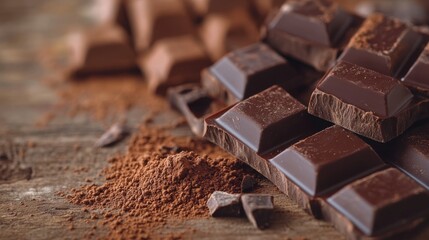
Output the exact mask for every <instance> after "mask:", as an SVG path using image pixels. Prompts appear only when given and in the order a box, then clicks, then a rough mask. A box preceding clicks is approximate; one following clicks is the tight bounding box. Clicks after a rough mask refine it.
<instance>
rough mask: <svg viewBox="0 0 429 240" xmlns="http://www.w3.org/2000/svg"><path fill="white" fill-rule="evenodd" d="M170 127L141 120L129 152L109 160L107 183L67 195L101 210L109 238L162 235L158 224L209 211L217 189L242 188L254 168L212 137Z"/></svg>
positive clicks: (234, 191)
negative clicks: (182, 132) (193, 135)
mask: <svg viewBox="0 0 429 240" xmlns="http://www.w3.org/2000/svg"><path fill="white" fill-rule="evenodd" d="M168 132H169V130H168V129H167V130H162V129H160V128H156V127H148V126H142V127H141V128H140V130H139V132H138V133H137V134H135V136H133V138H132V139H131V141H130V144H129V148H128V150H127V152H126V153H125V154H124V155H119V156H116V157H114V158H112V159H111V160H110V161H109V163H110V165H109V166H108V167H107V168H106V169H105V170H104V172H103V174H104V176H105V179H106V181H105V183H104V184H102V185H94V184H92V185H87V186H83V187H81V188H78V189H73V190H72V192H71V193H70V194H68V195H67V198H68V199H69V200H70V201H71V202H73V203H75V204H80V205H86V206H87V207H88V208H89V209H92V210H93V211H94V212H100V211H101V212H102V217H101V218H102V220H101V222H102V223H103V224H104V225H106V226H107V227H108V229H109V230H110V233H108V235H107V236H108V238H126V239H128V238H159V237H160V236H158V235H157V233H156V232H157V231H156V229H158V228H160V227H162V226H163V224H164V223H165V222H166V221H167V220H170V219H182V220H183V219H192V218H200V217H206V216H208V210H207V208H206V201H207V199H208V197H209V196H210V194H211V193H212V192H213V191H215V190H219V191H227V192H233V193H237V192H240V184H241V180H242V178H243V176H245V175H249V174H252V175H253V174H255V173H254V172H253V170H251V169H250V168H249V167H247V166H246V165H245V164H243V163H241V162H239V161H238V160H236V159H235V158H233V157H231V156H229V155H227V154H226V153H224V152H223V151H222V150H221V149H219V148H217V147H216V146H214V145H212V144H210V143H207V142H205V141H202V140H195V139H192V138H190V137H174V136H171V135H170V134H169V133H168ZM191 149H192V150H191Z"/></svg>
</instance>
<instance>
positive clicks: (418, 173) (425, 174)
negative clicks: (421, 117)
mask: <svg viewBox="0 0 429 240" xmlns="http://www.w3.org/2000/svg"><path fill="white" fill-rule="evenodd" d="M387 151H388V157H387V158H386V160H389V161H391V163H393V165H395V166H396V167H398V168H399V169H401V170H402V171H403V172H405V173H406V174H408V175H409V176H410V177H412V178H414V179H415V180H417V181H418V182H419V183H420V184H422V185H423V186H424V187H426V188H427V189H429V124H427V123H426V124H423V126H418V127H415V128H413V129H411V130H410V131H407V132H406V133H405V134H404V135H403V136H401V137H400V138H399V139H398V140H396V141H395V143H394V144H392V145H389V146H388V150H387Z"/></svg>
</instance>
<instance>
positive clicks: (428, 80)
mask: <svg viewBox="0 0 429 240" xmlns="http://www.w3.org/2000/svg"><path fill="white" fill-rule="evenodd" d="M428 76H429V44H427V45H426V47H425V49H424V50H423V52H422V53H421V55H420V57H419V58H418V59H417V61H416V62H415V63H414V65H413V66H412V67H411V69H410V71H409V72H408V73H407V75H406V76H405V77H404V78H403V82H404V84H405V85H407V86H408V87H410V88H412V89H413V90H415V91H416V92H418V93H421V94H423V95H425V96H429V77H428Z"/></svg>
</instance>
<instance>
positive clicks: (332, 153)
mask: <svg viewBox="0 0 429 240" xmlns="http://www.w3.org/2000/svg"><path fill="white" fill-rule="evenodd" d="M270 162H271V163H272V164H273V165H274V166H276V167H277V168H278V169H279V170H280V171H281V172H282V173H284V174H285V175H286V177H287V178H289V179H291V180H292V181H293V182H294V183H295V184H296V185H297V186H299V187H300V188H301V189H303V190H304V191H305V192H306V193H307V194H309V195H311V196H320V195H323V194H326V193H327V192H329V191H332V190H335V189H337V188H339V187H341V186H344V185H346V184H347V183H350V182H352V181H354V180H356V179H358V178H361V177H362V176H365V175H368V174H370V173H372V172H375V171H377V170H379V169H381V168H383V167H385V166H386V165H385V164H384V162H383V161H382V160H381V159H380V157H379V156H378V155H377V154H376V153H375V151H374V150H373V149H372V148H371V147H370V146H369V145H368V144H366V143H365V142H364V141H363V140H361V139H360V138H359V137H357V136H356V135H355V134H354V133H352V132H349V131H348V130H345V129H343V128H341V127H339V126H333V127H330V128H327V129H325V130H323V131H321V132H319V133H316V134H314V135H312V136H310V137H308V138H305V139H303V140H301V141H300V142H298V143H295V144H294V145H292V146H291V147H289V148H287V149H286V150H285V151H283V152H281V153H280V154H278V155H277V156H275V157H274V158H273V159H271V160H270Z"/></svg>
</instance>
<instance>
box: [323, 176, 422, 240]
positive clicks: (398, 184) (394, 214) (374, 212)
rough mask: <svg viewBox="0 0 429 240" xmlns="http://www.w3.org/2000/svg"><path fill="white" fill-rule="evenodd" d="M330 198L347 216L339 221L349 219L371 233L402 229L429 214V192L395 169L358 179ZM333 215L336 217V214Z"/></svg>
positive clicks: (339, 222)
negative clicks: (402, 226)
mask: <svg viewBox="0 0 429 240" xmlns="http://www.w3.org/2000/svg"><path fill="white" fill-rule="evenodd" d="M327 201H328V203H329V204H331V205H332V206H333V207H334V208H335V209H336V210H337V211H338V212H339V213H340V214H341V215H343V216H344V217H345V218H342V219H343V220H342V223H341V221H338V222H336V224H346V223H347V222H348V221H350V222H352V223H353V224H354V225H355V226H356V227H357V228H358V229H359V230H360V231H362V232H363V233H364V234H366V235H370V236H373V235H377V234H380V233H383V232H385V231H387V230H392V229H396V228H400V227H401V225H404V224H407V223H411V222H412V221H413V220H416V219H418V218H425V217H427V216H428V213H429V205H428V204H427V203H428V202H429V192H428V191H427V190H426V189H424V188H423V187H421V186H420V185H419V184H417V183H416V182H414V181H413V180H412V179H410V178H409V177H407V176H406V175H405V174H403V173H401V172H400V171H398V170H396V169H393V168H390V169H386V170H384V171H381V172H377V173H374V174H372V175H370V176H368V177H365V178H363V179H361V180H358V181H356V182H354V183H352V184H350V185H348V186H346V187H344V188H343V189H342V190H340V191H339V192H337V193H335V194H334V195H333V196H332V197H330V198H328V200H327ZM331 214H332V215H334V216H331V217H334V218H335V217H336V216H335V215H336V213H332V212H331ZM337 217H338V216H337Z"/></svg>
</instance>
